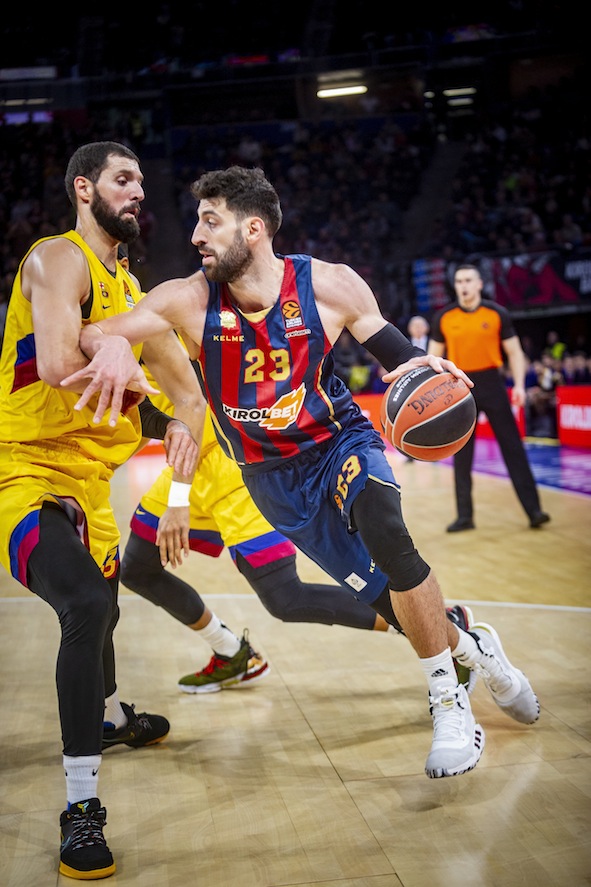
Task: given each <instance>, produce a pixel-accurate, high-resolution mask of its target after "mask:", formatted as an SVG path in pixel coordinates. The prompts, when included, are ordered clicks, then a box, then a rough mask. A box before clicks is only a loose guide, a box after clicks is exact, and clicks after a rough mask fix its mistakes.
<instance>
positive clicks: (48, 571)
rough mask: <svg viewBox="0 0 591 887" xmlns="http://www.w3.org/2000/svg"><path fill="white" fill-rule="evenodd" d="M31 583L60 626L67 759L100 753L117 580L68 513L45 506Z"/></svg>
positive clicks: (111, 681)
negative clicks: (85, 542) (108, 577)
mask: <svg viewBox="0 0 591 887" xmlns="http://www.w3.org/2000/svg"><path fill="white" fill-rule="evenodd" d="M28 583H29V588H30V589H31V591H33V592H34V593H35V594H36V595H38V596H39V597H40V598H42V599H43V600H44V601H47V603H48V604H50V605H51V606H52V607H53V609H54V610H55V612H56V613H57V616H58V619H59V622H60V627H61V641H60V647H59V653H58V657H57V666H56V683H57V694H58V703H59V712H60V721H61V728H62V739H63V751H64V754H66V755H73V756H79V755H96V754H100V752H101V747H102V735H103V715H104V707H105V696H110V695H111V694H112V693H114V692H115V655H114V651H113V631H114V629H115V626H116V624H117V620H118V618H119V608H118V605H117V579H111V580H106V579H105V578H104V577H103V575H102V573H101V571H100V570H99V568H98V566H97V565H96V563H95V561H94V560H93V558H92V557H91V556H90V554H89V552H88V550H87V549H86V548H85V546H84V545H83V544H82V542H81V541H80V538H79V536H78V535H77V533H76V531H75V529H74V527H73V526H72V523H71V522H70V520H69V518H68V516H67V515H66V513H65V512H64V511H63V510H62V509H61V508H59V507H58V506H55V505H49V504H46V505H44V506H43V508H42V509H41V516H40V526H39V542H38V544H37V545H36V546H35V548H34V549H33V552H32V554H31V556H30V558H29V565H28Z"/></svg>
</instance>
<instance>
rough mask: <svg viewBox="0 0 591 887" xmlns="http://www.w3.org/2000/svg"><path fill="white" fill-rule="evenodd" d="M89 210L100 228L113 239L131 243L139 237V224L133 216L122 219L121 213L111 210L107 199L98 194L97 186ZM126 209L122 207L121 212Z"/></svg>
mask: <svg viewBox="0 0 591 887" xmlns="http://www.w3.org/2000/svg"><path fill="white" fill-rule="evenodd" d="M90 211H91V212H92V214H93V216H94V217H95V219H96V221H97V222H98V224H99V225H100V226H101V228H102V229H103V230H104V231H106V232H107V234H108V235H109V236H110V237H113V238H114V239H115V240H118V241H120V242H121V243H131V242H132V241H133V240H136V238H137V237H139V235H140V226H139V222H138V220H137V219H136V218H135V217H132V218H125V219H124V218H122V217H121V215H117V213H115V212H113V210H112V209H111V207H110V206H109V204H108V203H107V201H106V200H104V199H103V198H102V197H101V195H100V194H99V191H98V188H95V191H94V195H93V197H92V203H91V204H90ZM127 211H128V210H125V209H123V210H121V213H122V214H123V213H125V212H127Z"/></svg>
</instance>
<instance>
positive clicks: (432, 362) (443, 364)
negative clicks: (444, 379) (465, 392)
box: [382, 354, 474, 388]
mask: <svg viewBox="0 0 591 887" xmlns="http://www.w3.org/2000/svg"><path fill="white" fill-rule="evenodd" d="M424 366H429V367H431V369H433V370H435V372H436V373H445V372H448V373H451V374H452V376H455V377H456V379H462V380H463V381H464V382H465V383H466V385H467V386H468V388H474V382H473V381H472V379H470V378H469V377H468V376H467V375H466V373H465V372H464V371H463V370H461V369H459V367H457V366H456V365H455V363H453V362H452V361H451V360H447V359H446V358H445V357H436V356H435V355H434V354H425V356H424V357H411V359H410V360H407V361H406V363H401V364H400V365H399V366H397V367H396V369H395V370H391V371H390V372H389V373H386V375H385V376H382V382H385V383H386V384H387V385H389V384H390V382H393V381H394V380H395V379H399V378H400V376H404V374H405V373H408V372H410V371H411V370H414V369H415V368H416V367H424Z"/></svg>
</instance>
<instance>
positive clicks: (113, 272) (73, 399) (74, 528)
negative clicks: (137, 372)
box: [0, 142, 198, 880]
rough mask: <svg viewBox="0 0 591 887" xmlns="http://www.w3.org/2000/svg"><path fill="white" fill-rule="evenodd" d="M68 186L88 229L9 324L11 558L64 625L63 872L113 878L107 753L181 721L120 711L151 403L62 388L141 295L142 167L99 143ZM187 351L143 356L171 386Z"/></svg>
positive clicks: (0, 433)
mask: <svg viewBox="0 0 591 887" xmlns="http://www.w3.org/2000/svg"><path fill="white" fill-rule="evenodd" d="M65 184H66V190H67V192H68V196H69V198H70V200H71V202H72V205H73V206H74V207H75V209H76V212H77V219H76V228H75V230H72V231H68V232H66V233H65V234H62V235H59V236H55V237H48V238H44V239H42V240H40V241H37V242H36V243H34V244H33V245H32V247H31V248H30V249H29V251H28V252H27V254H26V255H25V257H24V258H23V260H22V261H21V263H20V265H19V269H18V272H17V275H16V278H15V282H14V286H13V290H12V294H11V299H10V305H9V308H8V313H7V318H6V329H5V335H4V346H3V351H2V359H1V363H0V509H1V512H2V521H0V560H1V561H2V564H3V566H4V567H5V568H6V570H7V571H8V572H9V573H10V574H11V575H12V576H13V577H14V578H15V579H17V580H18V581H19V582H21V583H22V584H23V585H24V586H25V587H27V588H29V589H30V590H31V591H32V592H33V593H35V594H37V595H38V596H39V597H41V598H42V599H43V600H45V601H47V603H48V604H50V606H51V607H52V608H53V609H54V610H55V612H56V614H57V615H58V618H59V621H60V626H61V642H60V649H59V654H58V659H57V669H56V681H57V693H58V701H59V714H60V722H61V730H62V740H63V766H64V772H65V777H66V801H67V809H66V810H64V811H63V813H62V814H61V818H60V825H61V830H62V846H61V850H60V863H59V870H60V872H61V873H62V874H64V875H67V876H69V877H71V878H77V879H81V880H91V879H97V878H105V877H108V876H109V875H111V874H112V873H113V872H114V871H115V863H114V861H113V857H112V854H111V852H110V850H109V848H108V846H107V844H106V842H105V839H104V835H103V826H104V824H105V822H106V811H105V808H104V807H103V806H102V805H101V802H100V800H99V798H98V790H97V788H98V772H99V767H100V764H101V753H102V749H103V748H106V747H109V746H111V745H116V744H120V743H125V744H127V745H130V746H133V747H140V746H143V745H149V744H152V743H156V742H159V741H161V740H162V739H164V737H165V736H166V734H167V733H168V730H169V723H168V721H167V719H166V718H164V717H162V716H160V715H152V714H146V713H142V714H136V712H135V711H134V709H133V707H132V706H130V705H127V704H126V703H124V702H120V701H119V698H118V692H117V686H116V682H115V654H114V648H113V631H114V629H115V626H116V624H117V620H118V616H119V609H118V605H117V584H118V574H119V530H118V528H117V525H116V522H115V518H114V514H113V510H112V508H111V505H110V502H109V487H110V480H111V477H112V475H113V472H114V470H115V468H116V467H117V466H118V465H121V464H122V463H123V462H125V461H126V460H127V459H128V458H129V457H130V456H131V455H132V453H133V452H135V450H136V449H137V446H138V443H139V442H140V440H141V437H142V433H146V432H145V429H144V428H143V421H142V419H141V416H140V410H141V407H140V409H138V405H137V401H138V399H139V398H140V395H138V394H134V393H133V392H131V391H129V392H128V393H127V395H126V408H125V410H124V412H123V413H121V414H119V415H118V416H113V417H112V418H111V420H110V421H106V420H105V421H102V422H99V423H96V422H94V421H93V413H94V409H93V408H92V407H90V406H89V407H85V408H84V409H82V410H77V409H76V408H75V406H76V403H77V400H78V394H79V392H80V391H81V390H83V389H82V387H80V386H78V387H76V386H75V385H74V386H68V387H64V386H62V385H60V380H61V379H62V378H63V376H64V373H66V374H67V373H69V372H71V371H72V370H74V369H78V368H80V367H81V366H84V365H85V364H86V363H88V358H87V357H86V356H85V355H84V354H83V353H82V351H81V350H80V348H79V336H80V328H81V326H82V325H83V324H85V323H90V322H95V321H98V320H100V319H102V318H105V317H108V316H109V315H115V314H118V313H119V312H122V311H126V310H128V309H129V308H131V306H132V305H133V304H134V303H135V301H137V300H138V299H139V297H140V293H139V290H138V289H137V286H136V283H135V281H134V279H133V278H132V277H131V276H130V275H129V274H128V273H127V272H126V271H125V270H124V269H123V268H121V267H120V265H119V264H118V263H117V244H118V242H119V241H121V240H126V241H127V240H131V239H133V238H134V237H136V236H137V235H138V233H139V226H138V221H137V217H138V214H139V211H140V204H141V201H142V200H143V198H144V191H143V187H142V174H141V170H140V166H139V161H138V159H137V157H136V156H135V154H134V153H133V152H132V151H130V150H129V149H128V148H127V147H125V146H123V145H119V144H117V143H114V142H97V143H95V144H92V145H88V146H83V147H82V148H79V149H78V150H77V151H76V152H75V153H74V154H73V156H72V158H71V159H70V162H69V164H68V168H67V171H66V177H65ZM179 347H180V346H179V343H178V340H177V337H176V336H175V335H174V334H167V336H166V339H161V340H159V343H158V347H157V348H155V347H154V343H151V344H150V343H148V344H147V350H146V348H144V349H143V350H144V356H145V358H146V359H147V360H148V361H149V363H150V366H151V367H152V369H153V370H154V371H155V372H156V374H157V375H158V377H159V378H160V377H161V376H163V375H165V374H166V367H167V363H168V360H167V354H173V353H174V351H175V350H176V349H177V348H179ZM140 350H141V349H140ZM150 351H151V352H152V353H151V354H150ZM136 353H137V354H138V355H139V351H138V350H137V349H136ZM191 375H193V377H194V374H191ZM169 382H170V383H171V387H169V392H170V394H169V396H170V397H171V399H172V400H173V401H174V403H175V407H176V408H177V420H175V422H173V423H171V424H170V425H169V426H168V428H167V431H166V435H165V449H166V450H167V454H168V460H169V462H170V464H171V466H172V467H173V468H174V470H175V471H178V470H180V474H181V475H182V476H185V475H186V474H187V473H190V472H191V471H192V470H193V469H194V465H195V461H196V458H197V444H196V442H195V440H194V439H193V437H192V436H191V434H190V432H189V427H188V426H187V424H186V423H187V422H191V423H192V421H193V420H192V413H193V410H194V409H197V408H198V401H197V399H196V398H195V399H194V401H191V391H192V390H193V389H192V387H191V377H190V376H189V378H188V379H187V378H186V377H184V378H179V379H176V380H175V379H172V377H171V376H170V374H169ZM195 391H197V386H195ZM95 406H96V404H95ZM181 419H186V422H183V421H181ZM197 433H198V430H197V424H196V426H195V434H197Z"/></svg>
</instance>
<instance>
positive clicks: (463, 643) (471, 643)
mask: <svg viewBox="0 0 591 887" xmlns="http://www.w3.org/2000/svg"><path fill="white" fill-rule="evenodd" d="M456 628H457V629H458V634H459V639H458V643H457V646H456V647H455V649H453V650H452V651H451V655H452V656H453V658H454V659H460V658H462V659H463V658H467V659H469V658H470V656H472V654H473V653H475V652H476V650H477V649H478V644H477V643H476V640H475V639H474V638H473V637H472V635H471V634H468V632H467V631H464V630H463V629H462V628H459V627H458V626H457V625H456Z"/></svg>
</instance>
